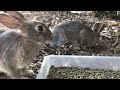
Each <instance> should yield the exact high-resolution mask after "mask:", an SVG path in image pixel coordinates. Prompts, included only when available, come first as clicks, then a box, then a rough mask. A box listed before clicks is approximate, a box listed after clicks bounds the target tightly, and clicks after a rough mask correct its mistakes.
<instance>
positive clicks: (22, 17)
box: [4, 11, 25, 20]
mask: <svg viewBox="0 0 120 90" xmlns="http://www.w3.org/2000/svg"><path fill="white" fill-rule="evenodd" d="M4 12H5V13H8V14H9V15H11V16H12V17H15V18H18V19H20V20H24V19H25V17H24V16H23V15H22V14H21V13H19V12H17V11H4Z"/></svg>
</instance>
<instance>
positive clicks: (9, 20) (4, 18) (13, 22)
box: [0, 14, 23, 29]
mask: <svg viewBox="0 0 120 90" xmlns="http://www.w3.org/2000/svg"><path fill="white" fill-rule="evenodd" d="M0 22H1V23H2V24H3V25H5V26H7V27H8V28H11V29H16V28H21V27H23V23H22V22H21V21H20V20H18V19H15V18H13V17H12V16H9V15H6V14H0Z"/></svg>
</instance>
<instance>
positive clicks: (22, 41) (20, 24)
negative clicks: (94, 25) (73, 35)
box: [0, 11, 53, 79]
mask: <svg viewBox="0 0 120 90" xmlns="http://www.w3.org/2000/svg"><path fill="white" fill-rule="evenodd" d="M4 12H5V13H3V14H0V22H1V23H2V24H3V25H5V26H7V27H8V28H9V30H5V31H4V32H3V33H1V34H0V72H4V73H7V74H8V75H9V76H10V77H11V78H12V79H26V78H25V77H24V76H23V75H22V73H23V72H24V71H25V68H26V67H27V66H28V65H29V64H30V63H31V62H32V61H33V60H34V58H35V57H36V55H37V53H38V52H39V49H41V48H42V46H43V44H45V43H49V42H50V41H51V40H52V39H53V34H52V32H51V31H50V30H49V29H48V28H47V27H46V25H45V24H44V23H42V22H39V21H34V20H28V19H26V18H25V17H24V16H23V15H22V14H21V13H19V12H17V11H4Z"/></svg>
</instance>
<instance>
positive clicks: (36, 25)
mask: <svg viewBox="0 0 120 90" xmlns="http://www.w3.org/2000/svg"><path fill="white" fill-rule="evenodd" d="M4 12H5V13H3V14H0V22H1V23H2V24H3V25H5V26H7V27H8V28H10V29H15V30H17V29H18V30H19V31H20V34H23V35H26V37H30V38H31V39H32V40H34V41H35V42H37V43H38V44H39V43H40V44H41V43H46V42H49V41H51V40H52V33H51V31H50V30H49V29H48V28H47V26H46V25H45V24H44V23H42V22H39V21H35V20H28V19H27V18H25V17H24V16H23V15H22V14H21V13H19V12H16V11H4Z"/></svg>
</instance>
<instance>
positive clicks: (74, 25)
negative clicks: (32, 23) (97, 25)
mask: <svg viewBox="0 0 120 90" xmlns="http://www.w3.org/2000/svg"><path fill="white" fill-rule="evenodd" d="M83 30H85V32H86V33H87V34H88V33H90V34H93V33H92V32H93V31H92V29H91V28H90V27H88V26H86V25H84V24H82V23H81V22H78V21H65V22H62V23H60V24H58V25H55V26H54V27H53V28H52V30H51V31H52V32H53V35H54V38H53V42H52V44H51V45H52V46H53V47H56V46H61V45H63V44H64V43H65V42H66V41H71V42H73V43H76V44H77V43H78V41H81V40H80V33H81V31H83ZM87 34H86V35H87ZM91 36H93V35H91ZM84 37H85V36H84ZM84 37H83V39H84ZM91 39H92V38H91ZM86 40H87V39H86Z"/></svg>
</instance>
